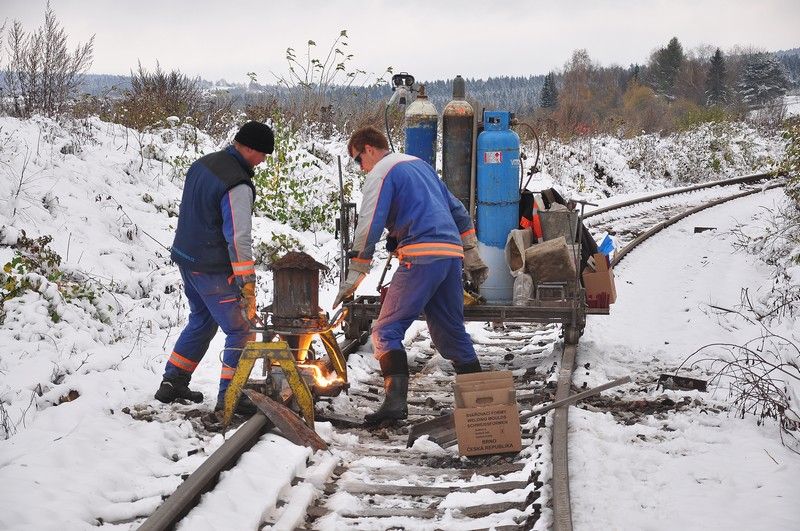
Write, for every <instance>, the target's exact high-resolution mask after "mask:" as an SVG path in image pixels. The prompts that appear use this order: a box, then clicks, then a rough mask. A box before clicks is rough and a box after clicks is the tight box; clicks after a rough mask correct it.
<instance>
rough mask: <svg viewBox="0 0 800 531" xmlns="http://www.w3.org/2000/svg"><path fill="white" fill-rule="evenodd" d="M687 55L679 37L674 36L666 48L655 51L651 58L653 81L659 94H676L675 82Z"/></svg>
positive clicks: (672, 95)
mask: <svg viewBox="0 0 800 531" xmlns="http://www.w3.org/2000/svg"><path fill="white" fill-rule="evenodd" d="M684 59H685V56H684V55H683V46H681V43H680V42H678V38H677V37H672V38H671V39H670V41H669V43H668V44H667V47H666V48H661V49H660V50H658V51H657V52H655V53H654V54H653V56H652V58H651V63H652V64H651V68H650V72H651V83H652V85H653V88H654V89H655V90H656V92H658V93H659V94H663V95H665V96H669V97H674V96H675V82H676V81H677V79H678V74H679V72H680V70H681V65H682V64H683V61H684Z"/></svg>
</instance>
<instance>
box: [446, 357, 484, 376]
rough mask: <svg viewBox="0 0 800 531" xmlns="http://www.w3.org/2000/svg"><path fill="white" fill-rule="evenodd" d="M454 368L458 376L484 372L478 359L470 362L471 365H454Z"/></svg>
mask: <svg viewBox="0 0 800 531" xmlns="http://www.w3.org/2000/svg"><path fill="white" fill-rule="evenodd" d="M453 368H454V369H455V370H456V374H470V373H473V372H483V369H481V362H480V361H479V360H478V358H475V360H474V361H470V362H469V363H463V364H459V363H454V364H453Z"/></svg>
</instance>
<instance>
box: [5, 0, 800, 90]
mask: <svg viewBox="0 0 800 531" xmlns="http://www.w3.org/2000/svg"><path fill="white" fill-rule="evenodd" d="M0 5H2V15H0V16H2V17H3V18H5V19H6V20H7V21H11V20H14V19H18V20H20V21H21V22H22V23H23V25H24V27H25V28H26V29H33V28H35V27H37V26H39V25H40V24H41V22H42V20H43V18H44V6H45V0H0ZM51 5H52V7H53V10H54V11H55V13H56V16H57V18H58V20H59V21H60V22H61V23H62V25H63V26H64V28H65V29H66V30H67V31H68V33H69V35H70V38H71V39H72V40H71V46H73V47H74V45H75V44H77V43H78V42H85V41H86V40H87V39H88V38H89V37H90V36H91V35H92V34H94V35H95V52H94V63H93V66H92V69H91V72H93V73H106V74H128V73H129V72H130V70H131V69H135V68H136V64H137V61H141V62H142V64H143V65H144V66H145V67H147V68H152V67H153V66H155V63H156V60H158V61H159V62H160V64H161V66H162V68H164V69H166V70H171V69H180V70H181V71H182V72H184V73H186V74H189V75H192V76H196V75H199V76H201V77H203V78H205V79H208V80H212V81H215V80H218V79H221V78H225V79H227V80H228V81H245V80H246V79H247V72H255V73H256V74H257V76H258V79H259V81H260V82H263V83H271V82H274V80H275V78H274V76H273V75H272V74H271V72H274V73H276V74H279V75H283V74H284V73H285V72H286V71H287V63H286V58H285V51H286V48H287V47H290V46H291V47H293V48H295V50H296V51H297V53H298V55H299V56H303V55H304V54H305V49H306V42H307V41H308V40H309V39H313V40H314V41H316V43H317V47H316V52H315V53H314V54H313V55H312V57H319V58H321V59H322V58H324V54H325V53H327V50H328V48H329V47H330V44H331V43H332V42H333V40H334V39H335V38H336V37H337V35H338V34H339V32H340V30H343V29H346V30H347V32H348V35H349V37H350V38H349V42H350V45H349V47H348V49H349V53H352V54H353V56H354V57H353V59H352V61H351V63H350V64H351V67H353V68H359V69H362V70H366V71H367V72H371V73H375V74H381V73H382V72H383V71H385V69H386V67H388V66H392V67H393V68H394V69H395V71H407V72H409V73H411V74H413V75H414V76H415V77H416V78H417V79H418V80H419V81H425V80H435V79H446V78H451V77H453V76H455V75H456V74H461V75H463V76H465V77H476V78H484V79H485V78H488V77H491V76H500V75H530V74H545V73H547V72H548V71H550V70H557V69H560V68H562V67H563V65H564V63H565V62H566V61H567V59H569V57H570V55H571V54H572V52H573V51H574V50H576V49H579V48H585V49H586V50H587V51H588V52H589V55H590V57H591V58H592V59H593V60H594V61H596V62H598V63H600V64H601V65H604V66H608V65H611V64H619V65H623V66H627V65H629V64H632V63H637V62H638V63H644V62H646V61H647V58H648V57H649V55H650V53H651V52H652V51H653V50H654V49H656V48H658V47H663V46H665V45H666V43H667V42H668V41H669V39H670V38H671V37H673V36H676V37H678V40H679V41H680V42H681V44H682V45H683V47H684V50H685V51H689V50H692V49H694V48H697V47H699V46H703V45H710V46H715V47H716V46H719V47H721V48H722V49H723V51H727V50H729V49H730V48H731V47H733V46H736V45H740V46H753V47H757V48H760V49H763V50H769V51H775V50H780V49H787V48H794V47H798V46H800V1H799V0H747V1H741V0H727V1H724V0H707V1H706V0H694V1H684V0H669V1H666V0H652V1H650V0H597V1H589V0H585V1H577V0H547V1H538V0H535V1H534V0H531V1H524V0H499V1H497V2H487V1H482V2H478V1H473V0H460V1H455V0H428V1H424V0H405V1H403V0H395V1H392V2H389V1H368V0H360V1H358V0H352V1H351V0H342V1H340V0H327V1H325V0H303V1H296V2H292V1H291V0H289V1H287V0H284V1H282V2H277V1H272V0H235V1H228V2H224V1H220V0H215V1H211V0H191V1H190V0H158V1H155V0H51Z"/></svg>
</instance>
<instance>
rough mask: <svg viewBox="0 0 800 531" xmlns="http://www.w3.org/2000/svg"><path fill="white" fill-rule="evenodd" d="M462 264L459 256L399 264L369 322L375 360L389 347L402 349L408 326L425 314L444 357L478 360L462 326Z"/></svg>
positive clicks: (470, 360)
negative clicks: (372, 320) (373, 318)
mask: <svg viewBox="0 0 800 531" xmlns="http://www.w3.org/2000/svg"><path fill="white" fill-rule="evenodd" d="M462 263H463V261H462V260H461V259H460V258H442V259H439V260H434V261H432V262H429V263H423V264H420V263H409V262H401V264H400V266H399V268H398V270H397V271H396V272H395V274H394V277H393V278H392V282H391V284H389V288H388V290H387V292H386V297H385V298H384V300H383V304H382V305H381V313H380V315H379V316H378V319H377V320H376V321H375V323H374V324H373V325H372V348H373V350H374V352H375V357H376V358H377V359H378V360H379V361H380V359H381V357H382V356H383V355H384V354H386V353H387V352H389V351H390V350H404V349H403V337H405V334H406V330H408V327H409V326H411V323H412V322H414V321H415V320H416V319H418V318H419V316H420V314H421V313H423V312H424V313H425V320H426V321H427V323H428V330H429V331H430V334H431V339H432V340H433V343H434V344H435V345H436V348H437V349H438V350H439V353H440V354H441V355H442V357H444V358H445V359H448V360H450V361H452V362H453V363H455V364H459V365H463V364H465V363H470V362H473V361H475V360H476V359H477V356H476V355H475V348H474V347H473V346H472V339H471V338H470V337H469V334H467V331H466V329H465V328H464V285H463V282H462V280H461V270H462V268H463V266H462Z"/></svg>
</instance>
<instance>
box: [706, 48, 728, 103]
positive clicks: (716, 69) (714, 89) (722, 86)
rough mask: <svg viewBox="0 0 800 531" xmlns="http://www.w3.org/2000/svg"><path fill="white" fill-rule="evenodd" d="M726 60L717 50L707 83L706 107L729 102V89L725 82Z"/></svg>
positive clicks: (711, 62)
mask: <svg viewBox="0 0 800 531" xmlns="http://www.w3.org/2000/svg"><path fill="white" fill-rule="evenodd" d="M725 75H726V72H725V58H724V57H723V56H722V51H721V50H720V49H719V48H717V51H716V52H714V56H713V57H712V58H711V61H710V66H709V69H708V79H707V81H706V105H709V106H711V105H721V104H724V103H727V102H728V89H727V87H726V82H725Z"/></svg>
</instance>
